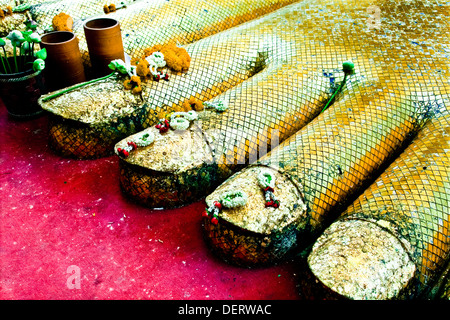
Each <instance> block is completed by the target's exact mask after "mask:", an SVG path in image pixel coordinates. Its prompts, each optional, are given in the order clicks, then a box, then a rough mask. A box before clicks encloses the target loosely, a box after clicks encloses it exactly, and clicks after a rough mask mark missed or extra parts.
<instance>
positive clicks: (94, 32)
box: [83, 18, 125, 77]
mask: <svg viewBox="0 0 450 320" xmlns="http://www.w3.org/2000/svg"><path fill="white" fill-rule="evenodd" d="M83 27H84V34H85V36H86V43H87V46H88V50H89V57H90V60H91V64H92V69H93V73H94V76H97V77H101V76H105V75H107V74H109V73H111V69H109V67H108V64H109V63H110V62H111V61H112V60H115V59H122V60H125V55H124V50H123V43H122V34H121V31H120V24H119V22H118V21H117V20H115V19H112V18H96V19H92V20H89V21H86V23H85V24H84V26H83Z"/></svg>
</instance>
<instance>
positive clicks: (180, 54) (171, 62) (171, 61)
mask: <svg viewBox="0 0 450 320" xmlns="http://www.w3.org/2000/svg"><path fill="white" fill-rule="evenodd" d="M156 51H159V52H161V53H162V54H163V55H164V60H165V61H166V64H167V67H168V68H169V69H172V70H173V71H176V72H186V71H187V70H188V69H189V66H190V63H191V57H190V56H189V54H188V53H187V51H186V49H184V48H180V47H177V46H176V45H175V44H172V43H170V44H166V45H164V46H162V45H160V44H157V45H154V46H153V47H151V48H146V49H144V57H143V59H145V58H146V57H149V56H150V55H151V54H152V53H153V52H156Z"/></svg>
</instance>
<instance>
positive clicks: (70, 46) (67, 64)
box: [40, 31, 86, 90]
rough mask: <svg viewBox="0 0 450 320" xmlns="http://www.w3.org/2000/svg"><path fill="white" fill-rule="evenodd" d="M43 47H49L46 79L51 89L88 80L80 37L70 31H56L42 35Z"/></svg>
mask: <svg viewBox="0 0 450 320" xmlns="http://www.w3.org/2000/svg"><path fill="white" fill-rule="evenodd" d="M40 46H41V48H46V49H47V59H46V60H45V69H44V74H45V79H46V80H47V85H48V88H49V89H50V90H57V89H61V88H65V87H68V86H71V85H74V84H77V83H80V82H84V81H86V76H85V74H84V66H83V61H82V60H81V53H80V49H79V47H78V39H77V38H76V37H75V34H74V33H72V32H69V31H55V32H50V33H47V34H44V35H43V36H42V37H41V43H40Z"/></svg>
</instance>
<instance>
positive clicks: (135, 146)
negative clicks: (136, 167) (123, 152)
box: [128, 141, 137, 150]
mask: <svg viewBox="0 0 450 320" xmlns="http://www.w3.org/2000/svg"><path fill="white" fill-rule="evenodd" d="M128 145H129V146H131V147H133V150H135V149H137V145H136V143H134V141H128Z"/></svg>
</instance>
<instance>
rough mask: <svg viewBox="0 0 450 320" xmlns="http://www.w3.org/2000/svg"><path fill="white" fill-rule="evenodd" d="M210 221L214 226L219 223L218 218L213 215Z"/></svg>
mask: <svg viewBox="0 0 450 320" xmlns="http://www.w3.org/2000/svg"><path fill="white" fill-rule="evenodd" d="M211 223H212V224H213V225H215V226H216V225H217V224H218V223H219V220H217V218H216V217H214V218H212V219H211Z"/></svg>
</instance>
